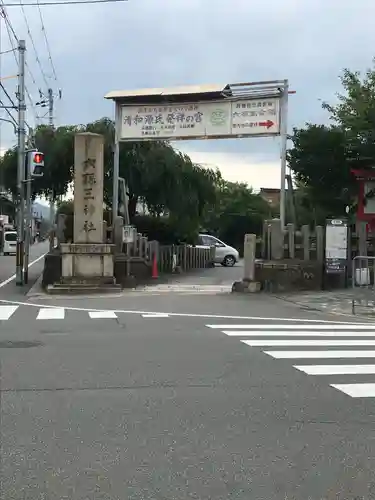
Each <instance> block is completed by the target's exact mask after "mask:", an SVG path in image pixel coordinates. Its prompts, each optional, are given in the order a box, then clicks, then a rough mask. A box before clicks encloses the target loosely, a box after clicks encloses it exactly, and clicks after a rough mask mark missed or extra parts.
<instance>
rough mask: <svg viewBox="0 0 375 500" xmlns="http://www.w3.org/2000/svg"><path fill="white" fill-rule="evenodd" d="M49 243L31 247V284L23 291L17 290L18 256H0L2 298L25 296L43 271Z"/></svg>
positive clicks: (0, 292)
mask: <svg viewBox="0 0 375 500" xmlns="http://www.w3.org/2000/svg"><path fill="white" fill-rule="evenodd" d="M48 246H49V242H48V241H43V242H41V243H36V244H34V245H31V247H30V255H29V265H30V267H29V283H28V286H27V287H24V288H23V289H22V290H19V289H17V288H16V285H15V272H16V256H15V255H2V254H0V298H1V297H4V296H5V297H6V296H8V297H9V294H10V295H12V294H19V293H22V294H24V293H25V291H27V290H28V289H29V288H30V287H31V286H32V285H33V284H34V283H35V281H36V280H37V279H38V277H39V276H40V274H41V272H42V270H43V258H42V256H43V255H44V254H46V253H47V252H48Z"/></svg>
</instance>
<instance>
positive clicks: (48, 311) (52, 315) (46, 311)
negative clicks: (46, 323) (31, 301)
mask: <svg viewBox="0 0 375 500" xmlns="http://www.w3.org/2000/svg"><path fill="white" fill-rule="evenodd" d="M64 316H65V309H64V308H63V307H54V308H53V309H52V308H50V307H48V308H42V309H40V310H39V313H38V316H37V317H36V319H64Z"/></svg>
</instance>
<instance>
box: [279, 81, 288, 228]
mask: <svg viewBox="0 0 375 500" xmlns="http://www.w3.org/2000/svg"><path fill="white" fill-rule="evenodd" d="M288 93H289V84H288V80H284V89H283V95H282V97H281V102H280V105H281V109H280V139H281V179H280V181H281V184H280V223H281V229H284V227H285V220H286V219H285V206H286V196H285V195H286V192H285V180H286V151H287V141H288Z"/></svg>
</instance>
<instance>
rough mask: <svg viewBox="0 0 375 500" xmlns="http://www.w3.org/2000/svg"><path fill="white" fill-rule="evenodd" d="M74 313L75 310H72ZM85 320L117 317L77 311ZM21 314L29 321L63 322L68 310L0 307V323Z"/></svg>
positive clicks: (110, 313) (105, 312)
mask: <svg viewBox="0 0 375 500" xmlns="http://www.w3.org/2000/svg"><path fill="white" fill-rule="evenodd" d="M73 311H74V312H76V310H73ZM78 312H80V313H81V315H83V316H84V317H86V318H89V319H93V320H95V319H116V318H117V317H118V315H117V314H116V313H115V312H114V311H106V310H103V311H97V310H95V311H87V310H81V311H80V310H78ZM20 313H22V318H25V317H27V319H29V320H31V319H34V320H37V321H42V320H64V319H66V318H67V315H68V314H69V308H64V307H32V306H27V305H25V306H22V305H21V306H20V305H0V322H2V321H9V320H13V319H15V318H16V317H17V314H20Z"/></svg>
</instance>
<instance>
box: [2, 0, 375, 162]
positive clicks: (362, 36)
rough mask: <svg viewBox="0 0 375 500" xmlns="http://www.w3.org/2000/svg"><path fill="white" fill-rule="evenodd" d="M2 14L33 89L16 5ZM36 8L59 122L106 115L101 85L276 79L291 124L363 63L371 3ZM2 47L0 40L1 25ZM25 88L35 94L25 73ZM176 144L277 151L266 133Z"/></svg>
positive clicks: (318, 116)
mask: <svg viewBox="0 0 375 500" xmlns="http://www.w3.org/2000/svg"><path fill="white" fill-rule="evenodd" d="M8 12H9V16H10V18H11V19H12V22H13V23H14V26H15V29H16V32H17V34H18V35H19V36H25V37H26V40H27V43H28V48H29V50H28V61H29V65H30V66H31V67H32V68H33V70H34V71H33V73H34V74H35V76H37V81H38V83H39V84H40V85H41V86H42V79H41V78H40V76H39V75H38V68H37V66H36V63H35V58H34V54H33V51H32V48H31V44H30V40H28V37H27V32H26V30H25V25H24V22H23V18H22V15H21V12H20V9H19V8H16V7H14V8H11V9H8ZM26 12H27V13H28V16H29V20H30V26H31V28H32V32H33V34H34V37H35V40H36V45H37V47H38V49H39V51H40V54H41V55H43V56H42V58H41V59H42V62H43V65H44V66H45V67H46V68H48V58H47V57H46V50H45V45H44V40H43V37H42V32H41V30H40V22H39V17H38V13H37V11H36V9H35V8H31V7H28V8H27V11H26ZM42 12H43V15H44V19H45V26H46V29H47V33H48V36H49V40H50V45H51V49H52V54H53V58H54V62H55V66H56V70H57V72H58V75H59V80H60V83H59V85H60V86H61V87H62V88H63V91H64V100H63V103H62V105H61V109H60V113H59V121H60V122H63V123H84V122H87V121H89V120H93V119H96V118H99V117H100V116H103V115H112V114H113V109H112V106H111V104H110V103H108V102H106V101H104V99H103V95H104V94H105V93H106V92H107V91H109V90H115V89H121V88H129V89H131V88H140V87H156V86H157V87H161V86H172V85H183V84H192V83H211V82H212V83H216V82H220V83H221V82H222V83H233V82H236V81H251V80H253V81H254V80H261V79H269V80H271V79H283V78H289V80H290V84H291V87H292V88H293V89H295V90H296V91H297V94H296V95H295V96H291V99H290V116H289V124H290V127H292V126H294V125H295V126H302V125H303V124H304V123H305V122H307V121H323V120H326V119H327V116H326V115H325V113H324V112H323V111H322V110H321V107H320V102H319V99H325V100H326V99H328V100H331V99H333V98H334V94H335V92H336V91H337V90H339V89H340V85H339V80H338V75H339V73H340V71H341V69H342V68H343V67H345V66H349V67H351V68H353V69H364V68H365V67H367V66H368V65H369V64H371V59H372V56H373V47H374V46H375V43H374V42H375V34H374V31H373V27H372V19H373V17H374V14H375V3H374V4H373V3H371V2H368V0H357V1H356V2H355V3H353V2H352V1H351V0H342V1H340V2H338V0H336V1H333V2H328V3H327V2H326V1H325V2H323V0H314V2H301V1H300V0H284V1H283V2H280V1H279V0H269V1H268V2H266V3H264V2H263V1H261V0H253V1H251V2H249V1H248V0H232V1H231V2H228V0H215V2H208V1H205V0H189V1H184V0H158V1H152V0H129V1H128V2H126V3H122V4H105V5H99V6H98V5H89V6H70V7H69V6H64V7H44V8H43V11H42ZM2 45H3V49H4V48H5V46H6V45H7V42H6V36H5V30H2ZM10 57H11V56H10V55H6V56H3V58H2V59H3V62H2V73H3V74H5V73H6V72H10V73H11V72H12V71H13V72H14V69H15V64H14V61H13V62H12V60H11V58H10ZM48 72H49V73H51V71H50V69H48ZM7 87H8V88H10V89H12V86H11V85H9V86H8V85H7ZM28 87H29V88H30V91H31V92H32V94H33V97H34V96H36V89H35V87H34V85H33V84H32V82H31V81H30V79H29V80H28ZM12 90H13V91H14V88H13V89H12ZM2 130H3V138H2V143H4V142H7V143H9V141H11V140H12V139H13V137H12V129H11V128H9V127H7V126H5V125H3V126H2ZM185 146H186V149H187V150H191V149H192V148H195V149H196V150H197V151H206V150H207V151H208V150H211V151H223V152H224V151H225V152H227V153H230V152H233V153H236V152H241V153H243V154H249V155H258V157H262V158H264V159H268V158H271V157H272V158H277V156H278V153H277V151H278V146H277V143H276V142H275V141H273V140H272V139H263V140H242V141H232V140H231V141H228V140H227V141H205V142H199V141H196V142H194V143H187V144H186V145H185Z"/></svg>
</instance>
